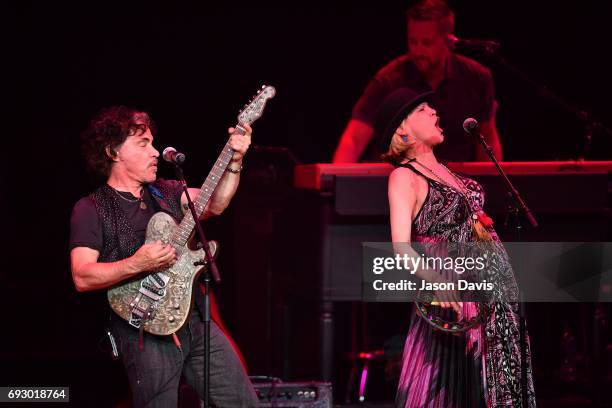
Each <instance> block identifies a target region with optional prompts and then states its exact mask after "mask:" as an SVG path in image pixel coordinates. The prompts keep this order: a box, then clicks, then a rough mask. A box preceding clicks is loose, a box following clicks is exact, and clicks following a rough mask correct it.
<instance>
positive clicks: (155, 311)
mask: <svg viewBox="0 0 612 408" xmlns="http://www.w3.org/2000/svg"><path fill="white" fill-rule="evenodd" d="M188 216H189V214H188ZM176 228H178V224H177V223H176V222H175V221H174V219H173V218H172V217H171V216H170V215H168V214H166V213H163V212H159V213H156V214H155V215H153V217H152V218H151V220H149V224H148V225H147V233H146V239H145V242H147V243H151V242H155V241H158V240H159V241H161V242H163V243H164V244H168V243H171V240H170V237H171V236H172V234H173V233H174V232H175V230H176ZM210 246H211V253H212V255H213V256H215V253H216V250H217V244H216V242H214V241H211V242H210ZM175 248H176V255H177V261H176V263H175V264H174V265H172V267H171V268H169V269H166V270H164V271H163V272H161V273H162V274H164V275H166V276H167V277H169V280H168V282H167V283H166V286H165V288H164V289H165V295H164V296H163V297H161V299H159V300H157V301H155V302H151V301H150V299H149V298H148V297H147V296H140V299H139V300H138V301H140V302H144V303H147V302H151V303H154V305H153V306H151V309H152V311H151V315H150V317H149V318H147V319H143V320H144V330H145V331H146V332H148V333H152V334H157V335H168V334H172V333H174V332H176V331H177V330H178V329H179V328H181V326H182V325H183V324H184V323H185V322H186V321H187V318H188V317H189V312H190V310H191V306H192V302H193V288H194V285H195V286H197V284H196V278H197V277H198V275H199V274H200V273H201V272H202V271H203V269H204V267H206V266H204V267H202V266H194V262H196V261H201V260H202V259H204V258H205V254H204V251H203V250H201V249H199V250H195V251H194V250H191V249H189V248H188V246H187V245H186V244H185V245H184V246H182V247H176V245H175ZM150 276H151V275H149V276H147V277H145V278H142V279H136V280H131V281H128V282H126V283H123V284H121V285H119V286H115V287H113V288H111V289H109V291H108V294H107V296H108V302H109V304H110V306H111V308H112V309H113V311H114V312H115V313H117V314H118V315H119V316H121V317H122V318H123V319H125V320H126V321H128V322H130V320H131V319H132V318H133V316H132V310H133V308H134V306H135V304H134V303H135V302H136V301H137V299H138V296H139V295H141V292H140V290H141V287H142V284H143V280H146V279H151V277H150ZM196 290H197V287H196ZM147 306H148V305H146V304H143V305H141V309H146V308H147Z"/></svg>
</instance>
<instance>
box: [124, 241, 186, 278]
mask: <svg viewBox="0 0 612 408" xmlns="http://www.w3.org/2000/svg"><path fill="white" fill-rule="evenodd" d="M132 261H133V264H134V267H135V269H136V270H137V271H138V272H149V271H156V270H163V269H167V268H169V267H170V266H172V265H174V263H175V262H176V249H174V247H172V245H169V244H163V243H162V242H161V241H155V242H151V243H147V244H144V245H143V246H141V247H140V248H139V249H138V251H136V253H135V254H134V255H132Z"/></svg>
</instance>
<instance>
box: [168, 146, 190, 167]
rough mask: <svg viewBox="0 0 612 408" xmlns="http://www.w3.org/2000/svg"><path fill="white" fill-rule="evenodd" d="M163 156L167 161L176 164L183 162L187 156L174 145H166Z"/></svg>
mask: <svg viewBox="0 0 612 408" xmlns="http://www.w3.org/2000/svg"><path fill="white" fill-rule="evenodd" d="M162 157H163V159H164V160H165V161H167V162H169V163H174V164H183V162H184V161H185V159H186V157H185V155H184V154H183V153H181V152H177V151H176V149H175V148H174V147H166V148H165V149H164V152H163V153H162Z"/></svg>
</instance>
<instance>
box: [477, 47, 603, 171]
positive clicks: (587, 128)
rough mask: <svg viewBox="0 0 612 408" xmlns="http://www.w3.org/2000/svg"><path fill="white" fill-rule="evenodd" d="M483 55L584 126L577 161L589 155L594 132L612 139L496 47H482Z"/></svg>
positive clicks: (594, 121) (584, 113)
mask: <svg viewBox="0 0 612 408" xmlns="http://www.w3.org/2000/svg"><path fill="white" fill-rule="evenodd" d="M482 51H483V52H484V54H485V55H486V56H488V57H490V58H491V59H492V60H493V61H495V62H496V63H497V64H498V65H499V66H502V67H504V68H505V69H506V70H508V71H509V72H510V73H511V74H512V75H514V76H515V77H517V78H519V79H520V80H521V81H523V82H524V83H526V84H528V85H529V86H530V87H531V88H533V89H535V90H536V93H537V95H538V96H540V97H541V98H542V99H545V100H548V101H551V102H552V103H554V104H555V105H557V106H559V107H560V108H561V109H563V110H565V111H566V112H568V113H570V114H571V115H573V116H574V117H575V118H576V119H578V120H579V121H580V122H582V125H583V126H584V137H583V140H584V141H583V146H582V149H581V152H580V153H579V154H578V157H577V160H580V161H583V160H585V158H586V156H587V155H588V154H589V152H590V150H591V142H592V139H593V133H594V132H601V133H605V134H607V135H608V136H609V137H612V130H611V129H610V128H608V127H606V126H605V125H604V124H602V123H601V122H600V121H598V120H597V119H596V118H595V117H593V115H592V114H591V113H590V112H588V111H586V110H584V109H580V108H579V107H578V106H576V105H573V104H571V103H569V102H567V101H566V100H564V99H562V98H561V97H560V96H559V95H557V94H555V93H554V92H553V91H551V90H550V89H549V88H548V87H546V86H545V85H542V84H540V83H538V82H536V81H534V80H533V79H531V78H530V77H529V76H528V75H527V74H525V73H524V72H523V71H521V70H520V69H518V68H516V67H515V66H514V65H512V64H511V63H509V62H508V61H507V60H506V58H505V57H504V56H503V55H501V54H500V53H499V48H498V47H484V48H482Z"/></svg>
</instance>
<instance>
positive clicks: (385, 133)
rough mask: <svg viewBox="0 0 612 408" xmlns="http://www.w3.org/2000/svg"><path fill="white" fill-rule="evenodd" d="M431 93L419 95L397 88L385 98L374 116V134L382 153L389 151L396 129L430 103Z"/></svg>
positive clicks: (407, 89) (410, 90) (406, 89)
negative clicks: (409, 116) (416, 111)
mask: <svg viewBox="0 0 612 408" xmlns="http://www.w3.org/2000/svg"><path fill="white" fill-rule="evenodd" d="M432 95H433V91H429V92H424V93H419V92H415V91H413V90H412V89H410V88H399V89H396V90H395V91H393V92H392V93H390V94H389V96H387V97H386V98H385V99H384V100H383V102H382V104H381V106H380V108H379V109H378V113H377V115H376V123H375V128H376V133H378V137H379V139H378V140H379V141H380V144H379V147H380V151H381V152H382V153H385V152H386V151H387V150H389V144H390V143H391V137H392V136H393V134H394V133H395V130H396V129H397V127H398V126H399V125H400V124H401V123H402V121H403V120H404V119H405V118H406V116H408V114H409V113H410V112H412V111H413V110H414V108H416V107H417V106H419V105H420V104H421V103H423V102H430V100H431V96H432Z"/></svg>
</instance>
